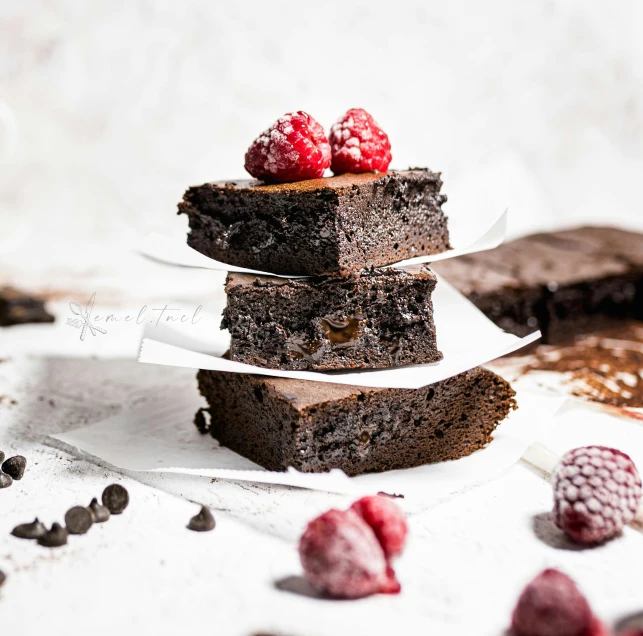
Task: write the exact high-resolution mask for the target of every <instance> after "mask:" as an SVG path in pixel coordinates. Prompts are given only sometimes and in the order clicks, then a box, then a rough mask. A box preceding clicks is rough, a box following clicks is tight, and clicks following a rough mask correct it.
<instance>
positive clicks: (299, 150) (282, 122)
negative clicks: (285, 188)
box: [245, 110, 330, 183]
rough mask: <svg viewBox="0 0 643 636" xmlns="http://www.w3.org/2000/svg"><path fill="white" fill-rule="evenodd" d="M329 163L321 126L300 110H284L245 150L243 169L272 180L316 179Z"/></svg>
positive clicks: (281, 181)
mask: <svg viewBox="0 0 643 636" xmlns="http://www.w3.org/2000/svg"><path fill="white" fill-rule="evenodd" d="M329 165H330V145H329V144H328V139H327V138H326V135H325V134H324V129H323V128H322V127H321V126H320V125H319V124H318V123H317V122H316V121H315V120H314V119H313V118H312V117H311V116H310V115H309V114H308V113H305V112H303V111H301V110H299V111H297V112H296V113H286V114H285V115H284V116H283V117H280V118H279V119H278V120H277V121H276V122H275V123H274V124H273V125H272V126H270V128H268V129H267V130H264V131H263V132H262V133H261V134H260V135H259V137H257V138H256V139H255V140H254V141H253V142H252V145H251V146H250V148H248V152H246V162H245V167H246V170H247V171H248V172H249V173H250V174H251V175H252V176H253V177H255V178H256V179H261V180H263V181H268V182H272V183H286V182H289V181H303V180H304V179H317V178H319V177H321V176H323V174H324V170H326V168H328V166H329Z"/></svg>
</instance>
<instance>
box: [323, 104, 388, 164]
mask: <svg viewBox="0 0 643 636" xmlns="http://www.w3.org/2000/svg"><path fill="white" fill-rule="evenodd" d="M330 147H331V150H332V152H333V160H332V163H331V169H332V171H333V173H334V174H344V173H345V172H386V171H387V170H388V166H389V164H390V163H391V144H390V142H389V140H388V137H387V135H386V133H385V132H384V131H383V130H382V129H381V128H380V127H379V125H378V124H377V122H376V121H375V120H374V119H373V117H371V115H369V114H368V113H367V112H366V111H365V110H364V109H363V108H351V109H350V110H349V111H348V112H347V113H346V114H345V115H344V116H343V117H341V118H340V119H338V120H337V121H336V122H335V123H334V124H333V127H332V128H331V129H330Z"/></svg>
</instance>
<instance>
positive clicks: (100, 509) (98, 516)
mask: <svg viewBox="0 0 643 636" xmlns="http://www.w3.org/2000/svg"><path fill="white" fill-rule="evenodd" d="M87 510H89V512H90V513H91V515H92V518H93V519H94V523H103V522H104V521H107V520H108V519H109V518H110V516H111V513H110V511H109V510H108V509H107V508H106V507H105V506H101V505H100V504H99V503H98V499H96V497H94V498H93V499H92V501H91V503H90V504H89V506H88V507H87Z"/></svg>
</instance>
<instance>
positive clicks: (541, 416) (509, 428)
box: [53, 388, 564, 499]
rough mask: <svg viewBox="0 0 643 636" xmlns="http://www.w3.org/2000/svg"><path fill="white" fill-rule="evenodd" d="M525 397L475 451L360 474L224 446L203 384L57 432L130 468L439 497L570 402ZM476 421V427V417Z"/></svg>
mask: <svg viewBox="0 0 643 636" xmlns="http://www.w3.org/2000/svg"><path fill="white" fill-rule="evenodd" d="M517 400H518V405H519V408H518V410H516V411H514V412H512V413H511V414H510V415H509V417H507V418H506V419H505V420H504V422H502V423H501V425H500V426H499V427H498V429H497V430H496V432H495V433H494V440H493V442H492V443H491V444H490V445H489V446H487V447H486V448H484V449H482V450H479V451H477V452H475V453H473V455H471V456H469V457H464V458H462V459H459V460H457V461H448V462H441V463H438V464H428V465H425V466H419V467H417V468H410V469H406V470H394V471H388V472H385V473H377V474H369V475H360V476H358V477H348V476H346V475H345V474H344V473H343V472H342V471H340V470H333V471H330V472H328V473H313V474H310V473H308V474H304V473H300V472H298V471H296V470H294V469H290V470H288V471H287V472H271V471H267V470H264V469H263V468H261V467H260V466H258V465H256V464H254V463H253V462H251V461H250V460H248V459H246V458H244V457H242V456H240V455H237V454H236V453H234V452H233V451H231V450H230V449H227V448H224V447H221V446H219V444H218V442H217V441H216V440H215V439H213V438H212V437H210V436H209V435H201V434H200V433H199V432H198V431H197V430H196V428H195V427H194V425H193V423H192V420H193V418H194V413H195V412H196V410H197V409H198V408H199V407H200V406H202V405H203V402H202V399H201V398H200V397H199V396H198V395H197V391H196V388H195V390H194V391H183V392H179V393H178V394H177V395H172V396H167V395H154V397H153V399H151V400H149V405H148V406H146V407H141V408H138V409H134V410H131V411H128V412H125V413H121V414H119V415H116V416H113V417H110V418H108V419H106V420H103V421H102V422H98V423H97V424H92V425H89V426H85V427H82V428H79V429H76V430H74V431H69V432H67V433H61V434H58V435H54V436H53V438H54V439H56V440H59V441H61V442H64V443H65V444H67V445H69V446H72V447H74V448H76V449H78V450H80V451H83V452H84V453H88V454H89V455H92V456H94V457H97V458H99V459H101V460H102V461H105V462H107V463H109V464H112V465H113V466H117V467H119V468H122V469H125V470H132V471H150V472H158V473H176V474H191V475H198V476H203V477H209V478H221V479H234V480H240V481H253V482H261V483H271V484H283V485H287V486H297V487H300V488H310V489H314V490H324V491H329V492H338V493H346V494H356V495H357V494H362V493H369V492H370V493H374V492H378V491H384V492H388V493H391V494H393V493H395V494H404V495H405V496H415V497H416V498H423V499H433V498H435V497H441V496H446V495H449V494H451V493H454V492H457V491H458V490H460V489H462V488H464V487H467V486H470V485H474V484H477V483H483V482H485V481H489V480H491V479H494V478H496V477H499V476H500V475H501V474H502V473H503V472H505V471H506V470H507V469H509V468H510V467H511V466H512V465H513V464H514V463H516V462H517V461H518V460H519V459H520V457H521V456H522V454H523V452H524V451H525V450H526V449H527V447H528V446H529V445H530V444H531V443H532V442H533V441H534V440H536V439H537V438H538V437H539V434H540V430H541V426H542V425H543V423H545V422H546V421H547V420H548V418H550V417H551V416H552V415H553V414H554V413H555V412H556V410H557V409H558V408H559V407H560V406H561V404H562V403H563V401H564V400H563V399H562V398H559V397H552V396H541V395H538V394H533V393H527V392H524V393H520V394H518V396H517ZM470 421H471V423H472V426H474V425H475V418H474V417H472V418H471V420H470ZM182 488H183V486H182Z"/></svg>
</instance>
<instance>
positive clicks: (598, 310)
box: [434, 227, 643, 343]
mask: <svg viewBox="0 0 643 636" xmlns="http://www.w3.org/2000/svg"><path fill="white" fill-rule="evenodd" d="M434 269H435V270H436V271H437V272H438V274H441V275H443V276H444V277H445V278H446V279H447V280H448V281H449V282H450V283H452V284H453V285H454V286H455V287H456V288H457V289H459V290H460V291H461V292H462V293H463V294H465V295H466V296H467V297H468V298H469V299H470V300H471V301H472V302H473V303H475V304H476V305H477V306H478V307H479V308H480V309H481V310H482V311H483V312H484V313H485V314H486V315H487V316H488V317H489V318H491V319H492V320H493V321H494V322H496V324H498V325H499V326H500V327H502V328H503V329H505V330H506V331H509V332H511V333H515V334H517V335H520V336H523V335H526V334H527V333H530V332H532V331H534V330H535V329H540V330H541V331H542V332H543V342H546V343H547V342H549V343H556V342H563V341H566V340H569V339H570V338H573V337H574V335H575V334H577V333H583V332H587V331H591V330H595V329H599V328H602V327H605V326H609V325H610V324H612V323H613V322H614V320H621V319H623V318H627V317H632V316H634V317H636V316H639V317H640V316H641V315H642V314H643V234H637V233H635V232H626V231H623V230H618V229H615V228H608V227H582V228H576V229H573V230H565V231H560V232H552V233H549V234H533V235H530V236H526V237H524V238H521V239H518V240H516V241H512V242H510V243H505V244H503V245H501V246H500V247H497V248H496V249H494V250H490V251H488V252H480V253H476V254H468V255H466V256H460V257H457V258H454V259H450V260H446V261H442V262H439V263H436V264H435V266H434Z"/></svg>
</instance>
